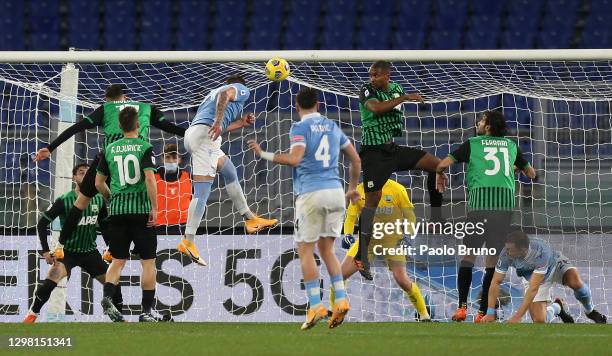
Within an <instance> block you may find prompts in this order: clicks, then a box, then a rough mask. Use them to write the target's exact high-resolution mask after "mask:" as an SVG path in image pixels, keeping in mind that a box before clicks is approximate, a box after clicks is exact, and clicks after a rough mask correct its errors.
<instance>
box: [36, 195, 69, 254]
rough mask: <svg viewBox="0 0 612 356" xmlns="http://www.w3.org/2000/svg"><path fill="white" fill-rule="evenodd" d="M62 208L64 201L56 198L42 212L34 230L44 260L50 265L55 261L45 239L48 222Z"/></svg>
mask: <svg viewBox="0 0 612 356" xmlns="http://www.w3.org/2000/svg"><path fill="white" fill-rule="evenodd" d="M63 210H64V202H63V201H62V200H60V199H57V200H56V201H55V202H54V203H53V205H51V207H50V208H49V209H47V211H45V212H44V213H42V215H41V217H40V220H38V223H37V224H36V232H37V233H38V240H39V241H40V246H41V247H42V251H43V257H44V258H45V261H46V262H47V263H48V264H50V265H52V264H53V263H55V259H54V258H53V257H52V256H51V255H50V254H49V250H50V249H49V243H48V241H47V229H48V227H49V224H51V222H52V221H53V220H55V218H57V217H58V216H59V215H60V214H61V213H62V211H63Z"/></svg>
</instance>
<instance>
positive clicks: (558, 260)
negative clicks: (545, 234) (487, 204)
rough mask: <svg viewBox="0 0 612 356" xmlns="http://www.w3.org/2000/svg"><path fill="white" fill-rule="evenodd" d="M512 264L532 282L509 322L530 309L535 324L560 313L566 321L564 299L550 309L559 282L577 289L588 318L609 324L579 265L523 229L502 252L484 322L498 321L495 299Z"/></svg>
mask: <svg viewBox="0 0 612 356" xmlns="http://www.w3.org/2000/svg"><path fill="white" fill-rule="evenodd" d="M509 267H514V268H515V269H516V274H517V275H518V276H519V277H523V278H525V279H526V280H528V281H529V287H528V288H527V290H526V291H525V297H524V298H523V303H522V304H521V306H520V307H519V309H518V310H517V311H516V313H515V314H514V315H513V316H512V317H511V318H510V319H508V322H509V323H519V322H520V321H521V319H522V318H523V315H525V313H526V312H527V311H529V314H530V315H531V319H532V320H533V322H535V323H544V322H546V321H550V320H552V319H553V318H554V316H555V315H559V316H560V317H561V318H562V319H563V320H564V321H569V319H566V317H567V316H569V315H568V314H566V312H565V310H564V309H563V304H562V303H561V302H560V301H555V303H553V304H552V305H551V306H550V307H549V308H548V309H547V305H548V303H549V302H550V299H551V297H550V289H551V288H552V286H553V284H555V283H556V284H560V285H564V286H567V287H570V288H571V289H573V290H574V296H575V297H576V300H578V301H579V302H580V304H582V306H583V307H584V312H585V314H586V316H587V318H589V319H591V320H593V321H594V322H596V323H598V324H605V323H606V321H607V318H606V316H605V315H602V314H600V313H599V312H598V311H597V310H595V309H593V302H592V300H591V290H590V289H589V286H587V285H586V283H584V282H583V281H582V280H581V279H580V275H579V274H578V271H576V267H574V266H572V265H571V264H570V263H569V261H568V260H567V258H566V257H565V256H563V255H562V254H561V253H560V252H558V251H554V250H553V249H552V248H551V246H550V245H549V244H548V243H546V242H545V241H543V240H540V239H535V238H529V236H527V234H526V233H524V232H522V231H515V232H513V233H511V234H510V235H509V236H508V240H507V241H506V247H504V249H503V250H502V251H501V254H500V256H499V260H498V261H497V266H496V267H495V274H494V275H493V281H492V282H491V288H490V289H489V298H488V301H489V304H488V309H487V314H486V315H485V316H484V317H483V318H482V322H490V321H493V320H495V314H496V313H495V301H496V300H497V296H498V295H499V286H500V284H501V283H502V282H503V281H504V278H505V276H506V273H508V268H509ZM570 318H571V316H570Z"/></svg>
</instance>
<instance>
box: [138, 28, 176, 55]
mask: <svg viewBox="0 0 612 356" xmlns="http://www.w3.org/2000/svg"><path fill="white" fill-rule="evenodd" d="M171 49H172V33H171V32H170V31H141V32H140V50H141V51H169V50H171Z"/></svg>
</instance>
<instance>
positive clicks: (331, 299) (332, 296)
mask: <svg viewBox="0 0 612 356" xmlns="http://www.w3.org/2000/svg"><path fill="white" fill-rule="evenodd" d="M347 284H348V280H346V279H345V280H344V287H345V288H346V285H347ZM335 302H336V293H334V287H333V286H331V287H330V288H329V308H330V309H332V310H333V309H334V303H335Z"/></svg>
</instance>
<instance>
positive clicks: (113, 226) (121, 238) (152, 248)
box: [109, 214, 157, 260]
mask: <svg viewBox="0 0 612 356" xmlns="http://www.w3.org/2000/svg"><path fill="white" fill-rule="evenodd" d="M148 220H149V215H145V214H131V215H113V216H111V217H110V234H111V238H110V246H109V250H110V253H111V255H113V258H118V259H122V260H127V259H128V258H130V246H131V244H132V242H134V250H135V251H138V254H139V255H140V259H141V260H150V259H153V258H155V256H156V255H157V233H156V232H155V227H148V226H147V221H148Z"/></svg>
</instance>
